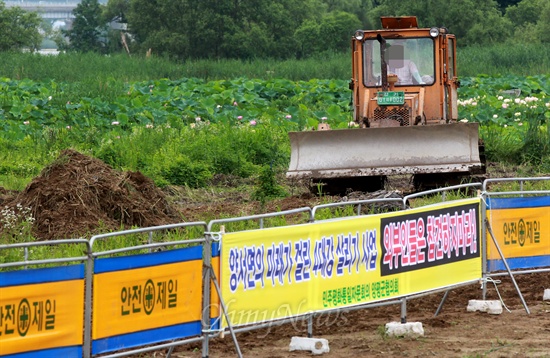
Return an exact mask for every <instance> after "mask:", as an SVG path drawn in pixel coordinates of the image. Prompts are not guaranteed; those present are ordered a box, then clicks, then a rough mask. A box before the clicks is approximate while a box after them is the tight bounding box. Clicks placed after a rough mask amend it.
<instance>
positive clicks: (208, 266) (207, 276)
mask: <svg viewBox="0 0 550 358" xmlns="http://www.w3.org/2000/svg"><path fill="white" fill-rule="evenodd" d="M547 180H550V177H538V178H503V179H487V180H485V181H484V182H483V183H469V184H462V185H455V186H450V187H446V188H440V189H434V190H428V191H424V192H419V193H414V194H410V195H407V196H405V197H403V198H385V199H367V200H358V201H346V202H338V203H330V204H321V205H317V206H314V207H313V208H310V207H302V208H297V209H291V210H285V211H280V212H273V213H267V214H259V215H250V216H242V217H233V218H226V219H217V220H212V221H210V222H208V223H206V222H192V223H178V224H171V225H162V226H155V227H148V228H139V229H132V230H123V231H118V232H112V233H106V234H100V235H95V236H92V237H91V238H90V239H89V240H87V239H82V238H80V239H68V240H57V241H40V242H32V243H17V244H10V245H0V250H4V249H16V248H24V258H23V260H22V261H17V262H9V263H3V264H0V269H3V268H11V267H19V266H21V267H24V268H27V267H28V266H33V265H34V266H36V265H42V264H61V263H67V262H81V263H84V264H85V266H86V272H85V277H84V282H85V286H86V288H85V295H84V297H85V309H84V315H85V317H84V344H83V356H84V357H85V358H90V357H92V356H101V357H109V358H111V357H123V356H128V355H131V354H140V353H145V352H151V351H154V350H159V349H169V351H168V356H170V353H171V352H172V350H173V348H174V347H176V346H179V345H183V344H188V343H196V342H200V341H202V355H203V357H208V353H209V340H210V338H214V337H217V336H220V335H224V334H225V329H221V328H220V329H218V330H212V322H211V319H210V304H211V302H210V297H211V284H214V287H215V289H216V290H217V294H218V297H219V301H220V306H221V309H220V314H225V313H226V308H225V303H224V301H223V297H222V295H221V290H220V287H219V283H218V279H217V277H216V272H215V271H214V270H213V267H212V256H213V255H212V252H213V251H212V247H213V245H214V244H215V243H217V242H219V241H220V240H221V237H222V234H223V233H224V232H225V229H226V228H225V225H226V224H228V223H233V222H242V221H258V222H259V229H260V230H261V229H264V228H265V222H264V219H267V218H272V217H280V216H288V215H295V214H300V213H306V214H307V215H306V216H307V218H304V220H305V222H303V223H302V222H299V223H296V224H291V225H285V226H293V225H300V224H307V223H314V222H320V221H322V220H320V219H318V218H317V217H316V216H317V215H316V214H317V213H318V211H319V210H321V209H325V208H333V207H343V206H350V205H352V206H357V212H356V215H357V216H360V215H362V214H361V210H362V207H363V206H365V205H373V204H378V203H392V202H395V203H400V204H401V207H402V210H403V211H407V210H408V209H410V207H409V201H410V200H411V199H413V198H417V197H422V196H427V195H433V194H441V195H442V201H443V202H445V201H447V193H448V192H450V191H454V190H462V189H466V190H467V191H468V192H470V190H471V189H477V196H480V197H481V198H482V200H481V210H480V211H481V213H480V216H481V221H482V222H481V223H480V226H481V231H482V232H481V236H482V238H481V240H482V245H483V247H484V248H485V249H484V250H482V253H481V254H482V265H483V267H482V276H483V278H482V280H483V298H485V295H486V289H487V288H486V283H487V278H488V277H491V276H498V275H510V276H511V278H512V280H514V277H513V276H514V275H516V274H522V273H532V272H546V271H550V268H542V269H534V270H516V271H512V270H507V271H508V272H505V273H491V272H488V270H487V239H488V238H487V231H489V233H490V226H489V224H488V223H487V217H486V210H487V202H486V200H487V198H490V197H492V196H526V195H529V196H534V195H548V194H550V190H523V185H524V183H525V182H531V181H547ZM513 181H515V182H519V183H520V190H519V191H508V192H491V191H489V185H490V184H492V183H496V182H513ZM480 189H481V190H480ZM470 193H471V192H470ZM421 207H424V206H420V207H419V208H421ZM363 215H371V214H363ZM342 218H344V217H339V218H332V219H328V220H335V219H342ZM190 227H200V228H202V229H203V230H202V231H203V237H200V238H196V239H187V240H180V241H162V242H153V234H154V233H155V232H159V231H166V230H171V229H179V228H190ZM215 228H216V229H219V231H213V230H214V229H215ZM487 229H489V230H487ZM242 231H248V230H242ZM235 232H239V231H235ZM143 233H147V234H148V235H149V237H148V242H147V243H146V244H143V245H137V246H128V247H122V248H118V249H113V250H108V251H97V252H95V251H94V244H95V243H96V242H97V241H99V240H109V239H112V238H114V237H120V236H124V235H132V234H143ZM493 240H494V239H493ZM63 244H83V245H85V246H86V255H85V256H77V257H68V258H57V259H47V260H32V259H29V249H30V248H31V247H33V246H42V245H63ZM495 244H496V245H497V249H499V248H498V244H497V243H496V241H495ZM179 245H202V247H203V255H202V260H203V272H202V281H203V292H202V294H203V302H202V309H203V312H202V334H201V335H200V336H197V337H192V338H186V339H180V340H174V341H171V342H164V343H160V344H154V345H148V346H147V347H139V348H136V349H131V350H128V349H125V350H124V351H123V352H114V353H112V352H111V353H107V354H101V355H99V354H98V355H92V352H91V344H92V335H91V326H92V306H91V302H92V298H93V296H92V281H93V275H94V273H93V272H94V263H95V259H96V258H98V257H101V256H107V255H113V254H120V253H123V252H130V251H136V250H144V249H146V250H149V252H151V251H152V250H154V249H159V248H165V247H173V246H179ZM501 255H502V254H501ZM502 258H503V260H504V262H506V258H505V257H502ZM478 282H479V281H478V280H475V281H469V282H464V283H461V284H456V285H452V286H449V287H443V288H439V289H435V290H429V291H426V292H419V293H416V294H410V295H407V296H405V297H401V298H399V299H387V300H382V301H377V302H371V303H366V304H359V305H355V306H351V307H343V308H334V309H328V310H323V311H321V312H311V313H306V314H302V315H299V316H294V317H287V318H284V319H276V320H272V321H269V322H262V323H259V324H251V325H245V326H241V327H238V328H234V327H233V326H232V325H231V322H230V321H229V319H228V317H227V316H226V319H227V322H228V327H227V329H229V332H230V334H231V335H232V337H233V341H234V344H235V349H236V351H237V355H238V356H239V357H241V356H242V354H241V352H240V348H239V344H238V342H237V339H236V336H235V334H236V333H240V332H247V331H252V330H256V329H262V328H266V327H272V326H278V325H283V324H287V323H291V322H296V321H299V320H301V321H305V320H307V334H308V336H309V337H311V336H312V335H313V319H314V317H316V316H320V315H323V314H332V313H340V312H347V311H354V310H358V309H365V308H371V307H379V306H388V305H394V304H399V305H401V322H402V323H404V322H406V320H407V308H406V304H407V300H411V299H415V298H420V297H423V296H426V295H430V294H435V293H439V292H444V296H443V299H442V301H441V303H440V305H439V307H438V308H437V311H436V312H435V315H437V314H438V313H439V311H440V310H441V308H442V307H443V303H444V302H445V299H446V297H447V295H448V293H449V291H450V290H452V289H455V288H459V287H463V286H466V285H470V284H473V283H478ZM514 283H515V280H514ZM516 285H517V284H516ZM517 290H518V293H519V295H520V297H521V299H522V300H523V296H522V295H521V292H520V291H519V288H517ZM525 307H526V310H527V312H528V313H529V311H528V308H527V306H526V305H525Z"/></svg>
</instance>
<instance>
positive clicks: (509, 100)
mask: <svg viewBox="0 0 550 358" xmlns="http://www.w3.org/2000/svg"><path fill="white" fill-rule="evenodd" d="M510 102H512V100H511V99H510V98H506V99H505V100H504V103H510Z"/></svg>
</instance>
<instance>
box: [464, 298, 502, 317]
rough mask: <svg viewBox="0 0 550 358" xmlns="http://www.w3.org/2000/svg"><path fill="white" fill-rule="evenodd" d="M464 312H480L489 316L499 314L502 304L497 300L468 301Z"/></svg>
mask: <svg viewBox="0 0 550 358" xmlns="http://www.w3.org/2000/svg"><path fill="white" fill-rule="evenodd" d="M466 310H467V311H468V312H476V311H480V312H487V313H489V314H501V313H502V302H500V301H498V300H494V301H491V300H469V301H468V307H467V308H466Z"/></svg>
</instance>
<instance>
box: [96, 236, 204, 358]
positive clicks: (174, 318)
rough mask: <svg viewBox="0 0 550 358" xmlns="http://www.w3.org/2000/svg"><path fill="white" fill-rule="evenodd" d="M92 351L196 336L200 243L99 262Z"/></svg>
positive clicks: (199, 290)
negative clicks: (183, 247) (194, 245)
mask: <svg viewBox="0 0 550 358" xmlns="http://www.w3.org/2000/svg"><path fill="white" fill-rule="evenodd" d="M94 270H95V275H94V297H93V328H92V339H93V342H92V353H93V354H97V353H103V352H108V351H113V350H119V349H123V348H129V347H135V346H142V345H145V344H150V343H156V342H161V341H165V340H169V339H176V338H184V337H190V336H195V335H197V336H198V335H200V334H201V329H202V326H201V313H202V245H201V246H196V247H192V248H185V249H177V250H169V251H161V252H155V253H151V254H143V255H133V256H124V257H117V258H105V259H98V260H96V262H95V266H94Z"/></svg>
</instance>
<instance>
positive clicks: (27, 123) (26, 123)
mask: <svg viewBox="0 0 550 358" xmlns="http://www.w3.org/2000/svg"><path fill="white" fill-rule="evenodd" d="M23 124H24V125H26V126H28V125H29V124H31V122H29V121H25V122H23Z"/></svg>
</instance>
